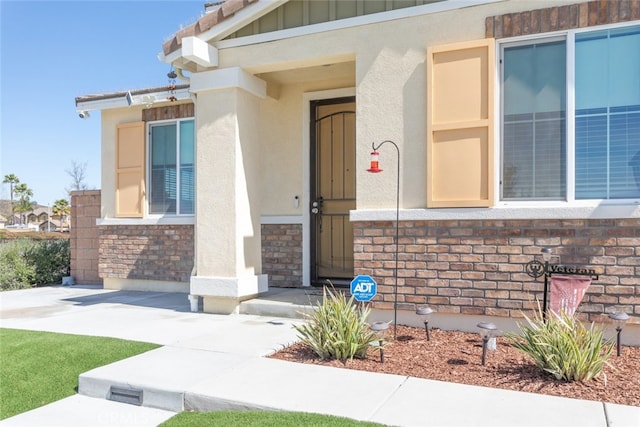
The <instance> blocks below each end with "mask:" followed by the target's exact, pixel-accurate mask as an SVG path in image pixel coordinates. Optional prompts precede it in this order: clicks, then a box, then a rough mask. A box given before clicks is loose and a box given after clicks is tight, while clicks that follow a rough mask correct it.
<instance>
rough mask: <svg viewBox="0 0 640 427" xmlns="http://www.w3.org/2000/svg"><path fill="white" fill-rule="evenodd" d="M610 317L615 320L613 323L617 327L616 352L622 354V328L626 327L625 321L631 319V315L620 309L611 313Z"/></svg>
mask: <svg viewBox="0 0 640 427" xmlns="http://www.w3.org/2000/svg"><path fill="white" fill-rule="evenodd" d="M609 318H610V319H611V320H613V324H614V326H615V327H616V354H617V355H618V356H620V353H621V352H620V350H621V348H620V334H621V333H622V328H624V325H625V323H627V320H629V315H628V314H627V313H625V312H624V311H619V312H615V313H609Z"/></svg>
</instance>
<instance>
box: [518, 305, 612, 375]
mask: <svg viewBox="0 0 640 427" xmlns="http://www.w3.org/2000/svg"><path fill="white" fill-rule="evenodd" d="M524 317H525V319H526V324H522V323H521V324H519V327H520V331H521V334H513V333H510V334H506V337H507V339H508V340H509V341H510V342H511V343H512V344H513V346H514V347H515V348H517V349H518V350H520V351H521V352H523V353H524V354H526V355H528V356H529V357H531V358H532V359H533V360H534V362H535V364H536V366H537V367H538V368H540V369H541V370H543V371H544V372H548V373H549V374H551V375H553V376H554V377H555V378H556V379H558V380H564V381H583V382H585V381H589V380H591V379H593V378H596V377H598V376H599V375H600V374H601V373H602V369H603V368H604V366H605V365H608V362H607V359H608V358H609V356H611V354H612V352H613V347H614V346H613V342H612V341H611V340H605V339H604V330H603V329H602V328H600V327H598V326H596V325H595V324H594V323H591V325H590V326H589V327H587V326H585V325H584V324H583V323H582V322H580V321H579V320H577V319H576V318H575V317H573V316H569V315H567V314H566V313H565V312H564V311H561V313H560V314H556V313H554V312H552V311H549V312H548V316H547V319H546V320H545V319H544V317H543V316H542V312H541V310H540V309H538V312H537V313H536V315H535V317H534V318H533V319H530V318H529V317H527V316H524Z"/></svg>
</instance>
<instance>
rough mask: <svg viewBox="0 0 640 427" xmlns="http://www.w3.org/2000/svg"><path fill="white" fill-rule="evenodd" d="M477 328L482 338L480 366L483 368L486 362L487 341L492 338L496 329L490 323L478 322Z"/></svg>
mask: <svg viewBox="0 0 640 427" xmlns="http://www.w3.org/2000/svg"><path fill="white" fill-rule="evenodd" d="M477 326H478V330H479V331H480V336H481V337H482V366H484V364H485V362H486V360H487V344H488V343H489V339H491V338H494V335H495V332H496V329H497V328H496V325H494V324H493V323H490V322H480V323H478V325H477Z"/></svg>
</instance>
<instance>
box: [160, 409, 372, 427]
mask: <svg viewBox="0 0 640 427" xmlns="http://www.w3.org/2000/svg"><path fill="white" fill-rule="evenodd" d="M160 425H161V426H162V427H200V426H242V427H316V426H318V427H320V426H321V427H352V426H353V427H356V426H357V427H364V426H370V427H374V426H382V424H376V423H368V422H363V421H355V420H351V419H349V418H342V417H333V416H330V415H318V414H307V413H302V412H270V411H215V412H182V413H180V414H178V415H175V416H174V417H172V418H170V419H169V420H167V421H165V422H164V423H162V424H160Z"/></svg>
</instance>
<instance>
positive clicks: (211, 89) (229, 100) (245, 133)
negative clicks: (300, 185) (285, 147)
mask: <svg viewBox="0 0 640 427" xmlns="http://www.w3.org/2000/svg"><path fill="white" fill-rule="evenodd" d="M191 91H192V92H193V93H194V94H195V96H196V108H195V111H196V129H197V130H196V156H197V157H196V158H197V161H196V162H197V163H196V170H197V173H196V180H197V181H196V183H197V186H196V188H197V195H196V197H197V200H196V227H195V245H196V251H195V258H196V259H195V268H194V272H195V273H194V275H192V276H191V283H190V285H191V286H190V287H191V290H190V292H191V295H193V296H200V297H202V298H203V308H204V311H205V312H208V313H219V314H229V313H236V312H237V310H238V306H239V303H240V302H241V301H243V300H245V299H249V298H251V297H253V296H255V295H257V294H259V293H261V292H266V291H267V289H268V283H267V275H265V274H261V272H262V262H261V233H260V194H259V180H260V135H259V131H258V128H259V127H258V125H257V123H258V122H259V118H260V117H259V115H260V105H259V104H260V99H261V98H264V97H265V96H266V84H265V82H264V81H262V80H260V79H258V78H256V77H254V76H252V75H250V74H248V73H246V72H245V71H243V70H242V69H240V68H231V69H222V70H215V71H208V72H203V73H194V74H192V76H191Z"/></svg>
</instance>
